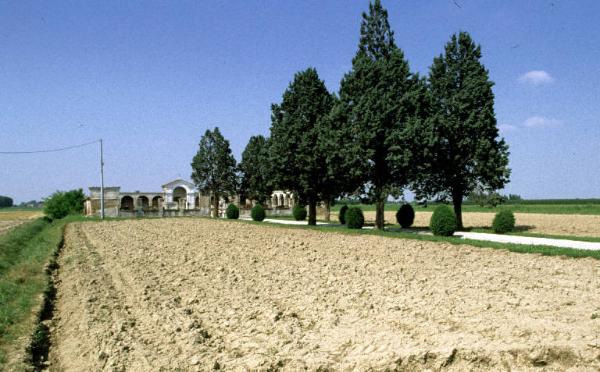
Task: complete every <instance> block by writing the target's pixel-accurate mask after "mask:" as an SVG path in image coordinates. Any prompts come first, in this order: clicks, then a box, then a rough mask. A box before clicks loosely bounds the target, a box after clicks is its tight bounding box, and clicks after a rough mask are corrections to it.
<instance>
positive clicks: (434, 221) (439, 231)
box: [429, 205, 457, 236]
mask: <svg viewBox="0 0 600 372" xmlns="http://www.w3.org/2000/svg"><path fill="white" fill-rule="evenodd" d="M456 227H457V226H456V216H455V215H454V213H452V210H450V208H449V207H448V206H447V205H438V206H437V207H436V208H435V210H434V211H433V214H432V215H431V221H429V228H430V229H431V232H432V233H433V235H440V236H452V234H454V231H456Z"/></svg>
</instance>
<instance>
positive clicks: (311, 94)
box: [269, 68, 333, 225]
mask: <svg viewBox="0 0 600 372" xmlns="http://www.w3.org/2000/svg"><path fill="white" fill-rule="evenodd" d="M332 105H333V99H332V97H331V94H330V93H329V92H328V91H327V88H326V87H325V83H324V82H323V81H322V80H320V79H319V75H318V74H317V71H316V70H315V69H314V68H309V69H307V70H304V71H301V72H298V73H296V75H295V76H294V80H293V81H292V82H291V83H290V85H289V86H288V88H287V89H286V91H285V92H284V93H283V98H282V102H281V104H273V105H272V107H271V110H272V115H271V119H272V125H271V137H270V145H269V153H270V159H271V161H270V162H271V167H272V168H271V169H272V174H271V178H272V180H273V184H274V185H275V186H276V187H278V188H282V189H288V190H291V191H293V192H294V193H295V194H296V196H297V198H298V200H302V201H303V202H306V203H307V204H308V224H309V225H316V221H317V210H316V206H317V202H318V201H319V200H321V198H322V196H323V193H324V190H325V189H326V187H327V166H326V158H325V156H324V154H323V153H322V152H321V151H319V137H320V133H319V132H320V131H321V130H322V127H320V125H319V123H320V122H321V121H322V120H323V119H324V117H325V116H326V115H327V114H328V113H329V112H330V110H331V107H332Z"/></svg>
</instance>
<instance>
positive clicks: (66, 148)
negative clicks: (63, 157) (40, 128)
mask: <svg viewBox="0 0 600 372" xmlns="http://www.w3.org/2000/svg"><path fill="white" fill-rule="evenodd" d="M98 142H100V140H95V141H91V142H86V143H81V144H79V145H74V146H67V147H60V148H56V149H50V150H35V151H0V154H39V153H44V152H59V151H65V150H71V149H76V148H79V147H83V146H89V145H93V144H95V143H98Z"/></svg>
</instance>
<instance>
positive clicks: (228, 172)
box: [191, 127, 237, 217]
mask: <svg viewBox="0 0 600 372" xmlns="http://www.w3.org/2000/svg"><path fill="white" fill-rule="evenodd" d="M191 165H192V180H193V181H194V182H195V184H196V186H197V187H198V190H200V191H201V192H205V193H211V194H212V195H211V196H212V198H213V208H214V216H215V217H217V216H218V211H219V198H220V197H221V196H225V197H227V196H230V195H233V194H235V192H236V190H237V174H236V162H235V158H234V157H233V155H232V154H231V149H230V147H229V141H227V140H226V139H225V138H224V137H223V135H222V134H221V132H220V131H219V128H218V127H215V129H214V130H212V131H211V130H206V132H205V133H204V135H203V136H202V138H201V139H200V144H199V147H198V152H197V153H196V155H195V156H194V158H193V159H192V164H191Z"/></svg>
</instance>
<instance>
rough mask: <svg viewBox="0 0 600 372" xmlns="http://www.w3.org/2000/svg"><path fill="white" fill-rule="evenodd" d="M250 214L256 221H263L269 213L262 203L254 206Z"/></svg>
mask: <svg viewBox="0 0 600 372" xmlns="http://www.w3.org/2000/svg"><path fill="white" fill-rule="evenodd" d="M250 216H251V217H252V219H253V220H254V221H262V220H264V219H265V217H266V216H267V215H266V213H265V208H264V207H263V206H262V205H260V204H256V205H255V206H254V208H252V210H250Z"/></svg>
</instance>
